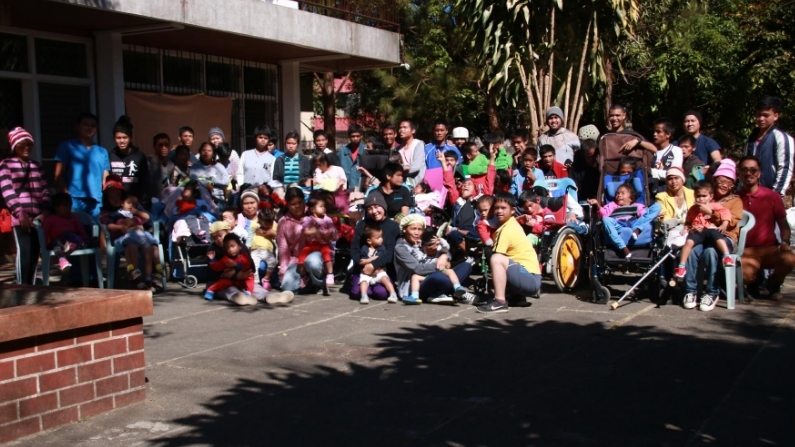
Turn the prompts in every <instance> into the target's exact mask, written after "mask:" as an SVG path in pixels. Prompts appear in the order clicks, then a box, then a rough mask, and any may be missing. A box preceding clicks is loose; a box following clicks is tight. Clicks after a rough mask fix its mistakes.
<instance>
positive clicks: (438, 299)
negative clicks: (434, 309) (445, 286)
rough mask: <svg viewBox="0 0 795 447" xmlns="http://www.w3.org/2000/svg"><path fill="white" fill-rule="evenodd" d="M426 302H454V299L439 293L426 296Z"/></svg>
mask: <svg viewBox="0 0 795 447" xmlns="http://www.w3.org/2000/svg"><path fill="white" fill-rule="evenodd" d="M428 302H429V303H431V304H447V303H454V302H455V300H454V299H453V297H451V296H448V295H439V296H435V297H432V298H428Z"/></svg>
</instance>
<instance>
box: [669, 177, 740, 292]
mask: <svg viewBox="0 0 795 447" xmlns="http://www.w3.org/2000/svg"><path fill="white" fill-rule="evenodd" d="M713 193H714V190H713V187H712V183H710V182H708V181H706V180H701V181H699V182H698V183H696V186H695V188H693V195H694V196H695V200H696V204H695V205H693V206H691V207H690V209H689V210H688V211H687V217H686V218H685V228H687V230H688V234H687V241H686V242H685V245H684V246H683V247H682V253H681V256H680V257H679V266H678V267H677V268H676V269H675V270H674V276H675V277H676V278H677V279H680V280H681V279H683V278H684V277H685V274H686V273H687V268H686V267H685V263H686V262H687V258H688V257H689V256H690V252H691V251H692V250H693V247H695V246H696V245H700V244H701V245H704V246H705V247H715V248H716V249H717V250H718V252H720V254H722V255H723V266H724V267H730V266H733V265H734V260H732V258H731V256H729V254H730V250H731V248H730V247H731V246H730V245H729V244H732V245H733V244H734V242H733V241H732V240H731V239H729V238H728V237H727V236H726V235H725V234H724V232H725V231H726V228H727V227H728V226H729V222H730V221H731V219H732V215H731V212H730V211H729V210H728V209H726V207H724V206H723V205H721V204H720V203H718V202H713V201H712V200H713Z"/></svg>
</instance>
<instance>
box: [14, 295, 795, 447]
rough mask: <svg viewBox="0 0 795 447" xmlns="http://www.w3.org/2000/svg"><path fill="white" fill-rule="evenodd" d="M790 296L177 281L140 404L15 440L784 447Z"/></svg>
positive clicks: (792, 398)
mask: <svg viewBox="0 0 795 447" xmlns="http://www.w3.org/2000/svg"><path fill="white" fill-rule="evenodd" d="M545 283H546V284H545V290H547V291H552V286H551V285H550V284H548V281H545ZM784 292H785V297H786V298H785V301H784V302H781V303H773V302H769V301H762V300H757V301H754V302H753V304H750V305H743V304H740V305H738V307H737V309H736V310H734V311H728V310H726V309H725V302H724V301H721V302H720V304H719V307H718V308H717V309H716V310H714V311H713V312H710V313H704V312H699V311H698V310H690V311H686V310H684V309H682V308H680V307H676V306H663V307H660V308H657V307H656V306H654V305H652V304H650V303H649V302H644V301H641V302H637V303H629V304H626V305H624V306H622V307H621V308H619V309H618V310H616V311H610V310H609V309H608V308H607V306H601V305H596V304H591V303H588V302H584V301H580V300H578V299H577V298H576V297H574V296H572V295H565V294H558V293H547V294H544V295H543V296H542V298H541V299H540V300H533V306H532V307H530V308H512V309H511V311H510V312H509V313H507V314H498V315H482V314H478V313H476V312H475V309H474V307H472V306H441V305H429V304H423V305H421V306H405V305H402V304H387V303H384V302H375V303H372V304H370V305H368V306H362V305H359V304H358V302H355V301H350V300H348V299H347V298H346V297H344V296H342V295H340V294H338V293H333V294H332V296H331V297H325V298H324V297H322V296H321V295H313V296H299V297H297V298H296V300H295V302H294V303H293V304H291V305H290V306H287V307H279V308H270V307H268V306H265V305H261V306H257V307H248V308H240V307H234V306H232V305H229V304H227V303H224V302H207V301H204V300H203V299H201V296H200V294H199V290H198V289H194V290H185V289H181V288H180V287H179V286H178V285H169V290H168V291H167V293H164V294H162V295H158V296H156V297H155V315H154V316H153V317H150V318H147V319H146V321H145V335H146V360H147V364H148V367H147V377H148V381H149V383H148V390H147V392H148V395H147V400H146V402H144V403H140V404H136V405H133V406H131V407H127V408H123V409H121V410H117V411H115V412H113V413H110V414H105V415H101V416H98V417H95V418H92V419H89V420H86V421H83V422H81V423H77V424H72V425H69V426H64V427H61V428H57V429H54V430H51V431H49V432H46V433H44V434H41V435H38V436H34V437H31V438H27V439H24V440H21V441H18V442H15V443H11V444H9V445H14V446H64V445H70V446H81V447H82V446H164V447H167V446H185V445H232V446H244V445H269V446H271V445H272V446H282V445H293V446H309V445H312V446H314V445H345V446H373V445H388V446H393V445H394V446H409V445H412V446H413V445H429V446H497V445H526V446H569V445H571V446H608V445H615V446H686V445H702V444H703V445H706V444H709V445H736V446H754V445H760V446H761V445H764V446H768V445H779V446H791V445H795V430H793V427H792V421H793V419H792V415H791V414H792V413H791V411H792V408H793V403H795V384H793V381H792V380H791V379H790V375H791V372H792V371H793V370H795V322H794V321H793V320H794V317H795V281H793V280H790V281H789V282H788V283H787V285H786V287H785V290H784ZM581 293H582V294H586V293H590V291H589V290H583V291H582V292H581Z"/></svg>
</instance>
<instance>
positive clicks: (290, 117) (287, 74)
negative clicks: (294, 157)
mask: <svg viewBox="0 0 795 447" xmlns="http://www.w3.org/2000/svg"><path fill="white" fill-rule="evenodd" d="M279 64H280V65H281V67H282V82H281V88H282V104H281V106H282V120H283V123H284V124H283V126H284V128H283V129H281V130H280V132H279V134H280V135H279V137H280V138H282V139H283V138H284V135H285V134H286V133H287V132H290V131H291V130H296V131H298V132H299V133H300V132H301V79H300V76H299V75H300V67H299V63H298V62H291V61H283V62H280V63H279ZM280 143H281V144H284V142H283V141H281V142H280ZM280 147H281V146H280Z"/></svg>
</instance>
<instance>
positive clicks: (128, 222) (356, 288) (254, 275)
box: [0, 97, 795, 313]
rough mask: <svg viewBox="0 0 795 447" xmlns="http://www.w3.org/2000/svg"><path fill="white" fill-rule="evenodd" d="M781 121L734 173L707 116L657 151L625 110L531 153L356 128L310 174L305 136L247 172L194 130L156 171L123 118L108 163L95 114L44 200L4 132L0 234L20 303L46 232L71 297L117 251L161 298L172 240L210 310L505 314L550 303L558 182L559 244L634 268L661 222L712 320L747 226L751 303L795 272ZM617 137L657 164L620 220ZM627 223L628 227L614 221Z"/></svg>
mask: <svg viewBox="0 0 795 447" xmlns="http://www.w3.org/2000/svg"><path fill="white" fill-rule="evenodd" d="M780 113H781V100H780V99H778V98H773V97H766V98H763V99H762V100H760V102H759V104H758V106H757V108H756V123H757V128H756V129H755V130H754V131H753V133H752V134H751V135H750V136H749V139H748V142H747V144H746V146H745V148H744V153H743V156H742V158H739V160H737V161H735V160H732V159H731V158H728V157H727V153H726V152H727V151H723V150H721V148H720V147H719V145H718V144H717V143H716V142H715V141H714V140H713V139H711V138H709V137H708V136H706V135H704V134H702V133H701V126H702V117H701V115H700V114H699V113H698V112H697V111H688V112H686V113H685V114H684V119H683V122H682V127H683V128H684V134H683V135H680V136H678V138H675V135H674V134H675V133H676V129H677V126H676V125H675V124H674V123H673V122H671V121H670V120H667V119H660V120H658V121H656V122H655V123H654V128H653V134H652V135H653V138H652V140H651V141H649V140H647V139H646V138H645V137H644V136H643V135H642V134H641V133H639V132H637V131H636V130H633V129H630V128H628V127H627V122H626V119H627V114H626V109H625V108H624V107H623V106H621V105H613V106H612V107H611V108H610V111H609V115H608V128H607V129H606V132H604V133H602V132H600V131H599V129H598V128H596V126H594V125H587V126H584V127H582V128H580V129H578V132H577V133H574V132H572V131H571V130H569V129H566V128H565V127H564V126H563V123H564V122H565V116H564V115H563V111H562V110H561V109H560V108H559V107H551V108H549V109H548V110H547V111H546V127H545V129H544V131H543V133H541V134H539V135H538V136H537V138H535V139H534V138H532V136H531V135H530V134H529V133H528V132H527V130H524V129H520V130H517V131H515V132H513V133H512V134H511V135H510V136H509V138H508V141H509V142H510V144H506V142H505V139H504V138H503V136H502V135H498V134H488V135H485V136H483V138H482V139H474V138H470V137H471V134H470V132H469V130H468V129H466V128H463V127H456V128H452V129H451V127H450V126H449V124H448V123H447V122H446V121H445V120H443V119H439V120H436V121H435V122H434V123H433V126H432V128H430V129H428V130H429V131H430V135H432V141H431V142H429V143H428V144H425V143H424V142H423V141H421V140H419V139H418V138H417V136H416V135H417V131H418V129H417V124H416V123H415V122H414V121H413V120H411V119H404V120H401V121H399V122H398V123H397V126H396V127H395V126H393V125H385V126H382V128H381V135H380V136H379V137H372V138H368V139H365V134H366V133H367V132H366V130H365V129H364V128H363V127H362V126H360V125H358V124H352V125H351V126H350V127H349V129H348V136H349V141H350V142H349V143H348V144H346V145H344V146H342V147H341V148H339V149H338V150H335V148H333V147H329V146H328V141H329V138H328V135H327V134H326V133H325V132H324V131H322V130H318V131H315V132H314V134H313V144H312V150H311V151H308V152H311V153H310V154H308V155H307V154H304V153H302V152H301V151H299V150H298V148H299V143H300V141H299V135H298V133H297V132H288V133H287V134H286V135H285V136H284V137H283V139H279V137H278V136H277V135H276V134H275V132H273V131H272V130H271V129H270V128H268V127H267V126H259V127H257V128H256V129H255V131H254V133H255V144H254V147H253V148H251V149H248V150H245V151H242V153H240V154H238V152H237V150H236V149H235V148H234V147H233V145H231V144H230V143H229V142H227V141H225V135H224V132H223V131H222V130H221V129H220V128H212V129H210V131H209V132H208V134H207V139H206V141H205V142H201V143H199V142H198V139H197V138H196V137H197V135H196V134H195V132H194V130H193V129H192V128H190V127H188V126H185V127H182V128H180V129H179V131H178V135H177V141H173V142H172V139H171V138H170V136H169V135H168V134H166V133H161V134H158V135H155V136H154V137H153V138H152V151H151V153H152V155H149V156H147V155H145V154H144V152H143V151H142V150H141V149H139V148H137V147H135V146H134V145H133V144H132V136H133V124H132V121H131V119H130V118H128V117H126V116H122V117H121V118H119V120H118V121H117V122H116V124H115V125H114V127H113V138H114V140H115V143H116V146H115V147H113V148H112V149H110V150H106V149H105V148H103V147H101V146H99V145H98V144H96V142H95V136H96V132H97V122H98V120H97V117H96V116H94V115H91V114H87V113H86V114H83V115H81V116H80V117H79V118H78V120H77V125H76V134H77V136H76V138H75V139H72V140H68V141H65V142H63V143H61V144H60V145H59V146H58V150H57V153H56V156H55V160H56V166H55V175H54V179H53V182H52V183H50V182H48V181H47V179H46V175H45V173H44V170H43V167H42V165H41V163H39V162H37V161H36V160H33V159H32V158H31V152H32V149H33V147H34V141H33V138H32V136H31V135H30V134H29V133H28V132H26V131H25V130H24V129H22V128H15V129H13V130H12V131H11V132H9V135H8V137H9V145H10V149H11V154H10V156H9V157H7V158H5V159H4V160H2V161H0V192H2V197H3V199H4V207H3V210H2V212H0V220H2V219H6V220H8V221H10V227H12V230H11V231H13V233H14V236H15V238H16V240H17V245H18V247H19V256H18V257H17V278H18V281H19V282H21V283H26V284H33V283H34V282H35V272H36V267H37V262H38V253H40V251H41V247H39V240H38V237H37V236H36V234H35V231H36V228H35V227H36V226H41V227H42V228H43V231H44V235H45V243H46V244H47V247H46V248H48V249H51V250H53V251H54V252H55V254H56V256H58V258H59V262H58V267H59V268H60V269H61V270H62V271H63V272H64V277H68V274H67V273H68V270H69V269H70V267H71V261H70V253H71V252H73V251H75V250H77V249H79V248H81V247H83V246H86V245H88V244H97V243H103V244H115V246H116V247H117V248H118V249H119V251H120V252H122V253H124V258H125V261H126V269H127V276H128V279H129V280H130V281H131V282H132V283H133V284H135V285H136V286H137V287H139V288H151V289H152V290H153V291H154V292H157V291H159V290H160V289H162V287H163V286H162V283H163V281H162V279H163V275H164V274H165V271H166V269H165V268H164V266H163V265H161V263H160V259H159V257H158V250H157V246H158V245H159V244H161V243H162V240H163V239H164V238H170V239H171V240H172V241H173V242H174V243H177V244H185V245H186V246H188V247H193V246H197V245H198V246H204V247H205V248H203V250H204V251H205V252H206V258H207V260H208V261H207V265H208V269H207V286H206V287H205V289H204V292H203V296H204V297H205V298H206V299H208V300H213V299H220V298H222V299H228V300H230V301H233V302H235V303H237V304H240V305H250V304H254V303H257V302H258V301H266V302H268V303H281V304H284V303H289V302H290V301H291V300H292V299H293V296H294V294H295V293H309V292H313V291H316V290H317V289H319V288H320V289H322V288H326V287H329V286H337V285H339V284H340V283H343V282H344V283H346V284H347V285H349V288H350V292H349V293H350V295H351V297H352V298H354V299H356V300H358V301H359V302H360V303H362V304H367V303H369V302H370V300H371V299H379V300H386V301H388V302H390V303H396V302H398V301H402V302H403V303H405V304H407V305H409V304H419V303H422V302H428V303H454V302H458V303H463V304H475V305H477V306H478V307H477V309H478V311H480V312H485V313H490V312H505V311H507V310H508V308H509V307H514V306H528V305H529V302H528V301H527V298H528V297H531V296H537V295H538V293H539V290H540V287H541V273H542V271H541V266H540V264H539V259H538V256H537V253H536V251H535V246H536V244H537V243H538V240H539V235H540V234H541V232H542V231H543V228H544V225H545V218H546V216H547V215H548V213H549V212H550V211H549V210H548V209H545V207H544V205H543V203H544V202H543V201H542V198H543V196H544V195H547V194H548V189H549V187H548V186H547V185H548V183H549V182H558V181H561V180H564V179H570V180H569V181H571V182H572V183H573V185H574V187H575V190H576V191H577V192H578V195H579V199H580V200H581V202H580V203H578V202H577V201H574V200H569V201H568V202H567V204H566V210H565V211H566V213H565V221H566V225H569V226H571V227H572V228H574V229H575V230H576V231H577V232H578V233H579V234H584V230H583V228H584V226H585V225H586V223H585V221H586V220H587V219H586V215H587V213H589V212H590V210H593V215H595V216H597V217H596V218H599V219H602V224H603V227H604V230H605V232H606V238H607V239H608V240H609V241H611V243H612V244H613V247H612V248H614V249H615V250H617V253H622V254H623V256H626V257H627V259H628V260H629V259H630V258H631V252H630V250H629V248H628V247H627V241H626V240H624V239H622V238H621V236H620V234H619V233H620V231H621V229H622V228H630V229H631V230H632V236H631V237H632V238H637V237H638V236H639V235H640V234H641V233H642V232H643V230H644V228H646V227H647V226H649V225H651V224H652V223H653V222H654V221H655V219H659V220H661V221H663V222H664V225H666V227H667V228H670V229H672V231H673V232H678V235H679V236H680V240H679V241H678V244H677V246H676V248H677V249H679V247H681V251H679V252H678V253H679V263H678V265H677V266H676V268H675V269H673V272H671V275H672V276H673V277H674V278H677V279H681V280H682V281H683V282H684V289H685V292H686V294H685V298H684V302H683V306H684V307H685V308H688V309H690V308H694V307H696V306H697V305H698V306H699V307H700V309H701V310H705V311H709V310H712V309H713V308H714V307H715V303H717V301H718V300H719V297H720V283H719V282H717V281H716V278H717V277H718V274H719V272H720V269H719V268H718V267H719V266H721V265H730V264H731V263H732V262H733V261H732V258H731V256H727V255H729V254H731V253H732V252H733V250H734V249H735V248H736V246H737V243H738V235H739V227H738V225H739V222H740V221H741V220H742V217H743V211H747V212H749V213H751V214H752V215H753V216H754V217H755V220H756V226H755V227H754V228H753V229H752V230H751V231H750V233H749V234H748V237H747V239H746V241H745V251H744V252H743V255H742V256H743V262H742V270H743V277H744V279H745V283H746V285H747V286H748V293H749V294H750V295H751V296H759V294H760V292H759V288H760V286H764V287H766V289H767V291H768V294H769V298H770V299H773V300H780V299H781V298H782V294H781V286H782V283H783V282H784V278H785V277H786V275H787V274H788V273H789V272H791V271H792V269H793V267H795V254H793V252H792V249H791V247H790V246H789V240H790V239H789V238H790V227H789V226H788V224H787V221H786V217H785V209H784V202H783V200H784V196H785V193H786V191H787V188H788V187H789V185H790V182H791V181H792V164H793V150H794V149H795V147H793V146H795V145H793V139H792V137H791V136H789V135H788V134H787V133H785V132H784V131H783V130H781V129H779V128H778V126H777V121H778V119H779V118H780ZM609 134H619V135H624V136H627V135H628V136H629V137H628V138H625V139H624V140H625V141H626V143H624V144H623V146H622V147H621V150H622V151H625V152H626V153H627V154H630V153H632V152H633V151H641V152H642V151H649V152H650V153H652V154H653V158H654V165H653V166H651V169H649V170H648V177H647V178H646V180H648V182H649V184H648V186H649V190H650V191H651V196H650V197H649V200H647V202H646V203H640V202H639V192H640V191H637V190H636V188H635V187H634V184H633V183H632V182H631V181H627V182H626V183H624V184H622V185H620V186H619V187H618V188H617V189H616V192H615V197H614V198H612V201H604V198H603V197H599V195H598V191H600V188H599V186H600V182H602V181H603V177H604V176H605V175H611V176H618V177H621V176H627V175H629V176H631V175H632V173H633V171H635V170H636V166H635V165H634V161H633V159H632V158H631V157H627V159H626V160H622V161H621V166H620V168H619V172H602V166H601V165H600V163H599V141H600V139H601V138H607V135H609ZM138 141H140V140H138ZM478 143H482V144H478ZM280 144H283V147H282V148H281V149H280V148H278V147H277V146H279V145H280ZM738 173H739V176H738ZM738 180H739V186H738V183H737V182H738ZM51 185H52V186H51ZM627 206H635V211H633V213H630V214H627V213H623V214H621V215H620V216H619V215H616V214H614V212H616V210H620V209H624V208H626V207H627ZM77 216H81V217H85V216H88V219H93V220H94V221H96V222H99V223H101V224H103V225H106V226H107V229H108V231H109V234H110V238H111V240H103V241H93V240H91V238H90V237H89V236H88V235H87V233H86V232H85V230H84V228H83V226H82V224H81V222H82V223H85V219H78V218H77ZM153 221H160V222H163V223H164V224H165V226H166V227H167V228H168V229H169V230H168V233H167V234H164V235H160V234H153V233H152V232H151V222H153ZM0 223H2V222H0ZM0 228H2V226H0ZM675 239H676V238H673V239H672V238H669V240H675ZM672 244H673V242H672ZM477 250H483V251H485V253H486V256H484V259H487V260H486V261H485V262H487V264H488V267H489V272H490V275H491V278H492V283H493V285H492V286H493V296H488V297H479V296H476V295H475V294H474V293H472V292H471V291H470V289H469V288H467V285H468V284H469V283H470V282H471V281H470V280H469V279H470V278H469V277H470V276H471V275H472V272H473V265H475V264H476V263H477V262H478V261H479V259H475V258H474V257H473V255H472V254H473V253H474V252H475V251H477ZM340 253H343V254H344V255H345V256H340ZM339 262H342V263H343V265H342V267H341V268H338V267H336V264H337V263H339ZM113 265H114V264H113V263H112V262H109V263H108V266H109V267H108V268H113V267H112V266H113ZM701 267H703V268H706V269H707V273H708V274H706V275H704V277H705V278H706V284H705V285H701V284H699V281H698V279H697V278H698V276H697V271H698V270H699V268H701ZM765 272H767V273H768V274H767V275H765V274H764V273H765ZM340 273H342V274H341V275H340ZM335 274H336V276H335ZM765 276H766V278H765ZM98 280H99V281H101V280H102V279H101V278H98ZM765 281H766V282H765ZM700 290H701V291H703V294H702V295H701V296H698V292H699V291H700Z"/></svg>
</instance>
